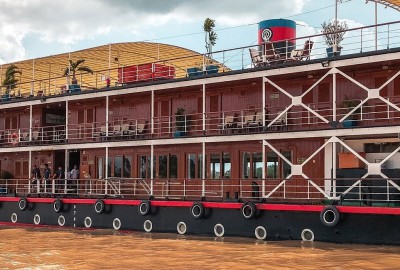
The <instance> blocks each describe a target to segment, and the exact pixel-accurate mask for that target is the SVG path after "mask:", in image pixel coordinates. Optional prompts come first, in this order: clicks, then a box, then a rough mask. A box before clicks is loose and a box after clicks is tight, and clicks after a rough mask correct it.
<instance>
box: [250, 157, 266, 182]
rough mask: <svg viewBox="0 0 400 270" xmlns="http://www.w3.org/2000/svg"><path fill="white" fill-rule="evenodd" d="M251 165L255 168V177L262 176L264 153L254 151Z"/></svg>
mask: <svg viewBox="0 0 400 270" xmlns="http://www.w3.org/2000/svg"><path fill="white" fill-rule="evenodd" d="M251 167H252V168H253V178H262V167H263V162H262V153H259V152H257V153H253V156H252V166H251Z"/></svg>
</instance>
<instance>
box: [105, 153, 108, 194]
mask: <svg viewBox="0 0 400 270" xmlns="http://www.w3.org/2000/svg"><path fill="white" fill-rule="evenodd" d="M105 158H106V168H105V174H106V175H105V176H104V179H108V146H106V157H105ZM106 186H107V185H106Z"/></svg>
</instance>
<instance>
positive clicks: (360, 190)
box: [0, 178, 400, 206]
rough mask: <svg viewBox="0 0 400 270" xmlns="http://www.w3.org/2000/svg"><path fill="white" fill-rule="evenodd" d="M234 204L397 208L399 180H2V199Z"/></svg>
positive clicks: (0, 182)
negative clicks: (125, 200)
mask: <svg viewBox="0 0 400 270" xmlns="http://www.w3.org/2000/svg"><path fill="white" fill-rule="evenodd" d="M55 195H59V196H64V197H94V198H96V197H99V196H101V197H104V196H107V197H110V198H126V199H144V198H150V197H152V198H156V199H173V200H186V199H192V200H211V201H212V200H217V201H218V200H231V201H232V200H236V201H247V200H254V201H260V202H261V201H266V202H269V203H279V202H281V203H282V202H285V203H311V204H318V203H328V202H329V203H339V204H340V203H341V204H359V205H367V206H371V205H372V206H373V205H384V204H387V205H392V206H393V205H399V206H400V179H382V178H379V179H378V178H364V179H354V178H351V179H350V178H337V179H204V180H203V179H154V180H150V179H139V178H110V179H61V180H58V179H57V180H51V179H49V180H40V181H36V180H32V179H31V180H28V179H9V180H0V196H39V197H47V196H49V197H52V196H55Z"/></svg>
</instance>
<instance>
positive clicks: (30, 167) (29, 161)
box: [28, 150, 32, 179]
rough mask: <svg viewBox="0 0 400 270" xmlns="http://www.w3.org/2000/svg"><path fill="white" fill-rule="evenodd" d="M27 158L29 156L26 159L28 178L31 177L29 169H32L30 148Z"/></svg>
mask: <svg viewBox="0 0 400 270" xmlns="http://www.w3.org/2000/svg"><path fill="white" fill-rule="evenodd" d="M28 158H29V160H28V175H29V176H28V178H29V179H30V178H31V169H32V151H31V150H29V152H28Z"/></svg>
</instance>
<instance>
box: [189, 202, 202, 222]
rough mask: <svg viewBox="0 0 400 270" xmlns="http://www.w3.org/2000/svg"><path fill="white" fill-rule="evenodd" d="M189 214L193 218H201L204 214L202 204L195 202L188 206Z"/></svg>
mask: <svg viewBox="0 0 400 270" xmlns="http://www.w3.org/2000/svg"><path fill="white" fill-rule="evenodd" d="M190 214H191V215H192V217H193V218H195V219H201V218H202V217H203V216H204V206H203V204H202V203H201V202H195V203H193V204H192V206H191V207H190Z"/></svg>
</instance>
